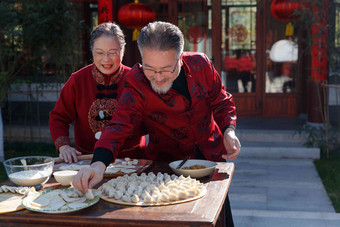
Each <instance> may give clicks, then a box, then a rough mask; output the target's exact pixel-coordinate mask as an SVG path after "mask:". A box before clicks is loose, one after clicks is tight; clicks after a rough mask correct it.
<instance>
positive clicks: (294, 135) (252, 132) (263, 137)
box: [236, 129, 307, 145]
mask: <svg viewBox="0 0 340 227" xmlns="http://www.w3.org/2000/svg"><path fill="white" fill-rule="evenodd" d="M236 135H237V137H238V138H239V140H240V141H241V142H277V143H278V142H283V143H287V142H289V143H298V144H301V145H302V144H303V143H304V142H305V141H306V140H307V136H306V135H305V134H299V133H298V132H297V131H294V130H261V129H260V130H259V129H239V130H237V132H236Z"/></svg>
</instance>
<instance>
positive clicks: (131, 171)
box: [120, 169, 136, 173]
mask: <svg viewBox="0 0 340 227" xmlns="http://www.w3.org/2000/svg"><path fill="white" fill-rule="evenodd" d="M120 171H121V172H123V173H133V172H136V170H134V169H121V170H120Z"/></svg>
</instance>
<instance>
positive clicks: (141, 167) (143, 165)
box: [55, 158, 152, 178]
mask: <svg viewBox="0 0 340 227" xmlns="http://www.w3.org/2000/svg"><path fill="white" fill-rule="evenodd" d="M90 163H91V160H82V161H79V162H77V163H72V164H68V163H65V162H62V163H58V164H55V170H56V171H57V170H80V169H81V168H84V167H89V166H90ZM151 164H152V161H151V160H146V159H130V158H125V159H116V161H115V162H114V163H111V164H110V165H109V166H108V167H107V168H106V170H105V173H104V177H108V178H109V177H117V176H123V175H125V174H128V175H131V174H132V173H137V174H139V173H142V172H144V171H145V170H146V169H147V168H149V167H150V166H151Z"/></svg>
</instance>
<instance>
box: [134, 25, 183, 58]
mask: <svg viewBox="0 0 340 227" xmlns="http://www.w3.org/2000/svg"><path fill="white" fill-rule="evenodd" d="M137 44H138V49H139V52H140V54H141V55H142V50H143V49H144V48H146V49H150V50H160V51H167V50H175V51H176V55H177V57H178V58H179V57H180V55H181V54H182V52H183V48H184V38H183V33H182V32H181V30H180V29H179V28H178V27H177V26H176V25H173V24H171V23H167V22H162V21H156V22H152V23H149V24H148V25H147V26H145V27H144V28H143V29H142V30H141V32H140V35H139V37H138V39H137ZM142 57H143V56H142Z"/></svg>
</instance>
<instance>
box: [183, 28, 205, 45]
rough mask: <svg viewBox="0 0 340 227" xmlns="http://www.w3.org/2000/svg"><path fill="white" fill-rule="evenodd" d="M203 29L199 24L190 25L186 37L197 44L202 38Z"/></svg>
mask: <svg viewBox="0 0 340 227" xmlns="http://www.w3.org/2000/svg"><path fill="white" fill-rule="evenodd" d="M203 35H204V33H203V30H202V28H201V27H199V26H192V27H191V28H189V29H188V31H187V34H186V38H187V40H188V41H189V42H190V43H193V44H197V43H199V42H201V41H202V39H203Z"/></svg>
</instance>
